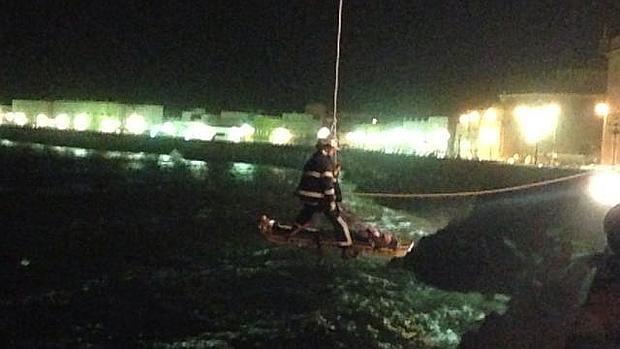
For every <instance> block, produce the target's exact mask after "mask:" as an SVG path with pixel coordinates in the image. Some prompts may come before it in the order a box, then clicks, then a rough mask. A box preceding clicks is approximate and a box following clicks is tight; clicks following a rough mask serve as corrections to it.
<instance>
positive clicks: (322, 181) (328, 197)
mask: <svg viewBox="0 0 620 349" xmlns="http://www.w3.org/2000/svg"><path fill="white" fill-rule="evenodd" d="M296 194H297V196H299V198H300V199H302V200H303V201H306V202H311V203H319V202H332V201H334V199H335V195H336V189H335V188H334V171H333V163H332V160H331V158H330V157H329V156H328V155H327V154H326V153H324V152H323V151H317V152H315V153H314V154H312V157H311V158H310V159H309V160H308V161H307V162H306V164H305V165H304V170H303V173H302V176H301V180H300V181H299V185H298V186H297V191H296Z"/></svg>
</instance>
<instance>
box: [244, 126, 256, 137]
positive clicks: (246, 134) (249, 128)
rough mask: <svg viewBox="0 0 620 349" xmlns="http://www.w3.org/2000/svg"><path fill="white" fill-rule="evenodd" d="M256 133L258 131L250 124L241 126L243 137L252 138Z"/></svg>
mask: <svg viewBox="0 0 620 349" xmlns="http://www.w3.org/2000/svg"><path fill="white" fill-rule="evenodd" d="M254 132H256V130H255V129H254V127H252V126H251V125H249V124H243V125H241V135H242V136H243V137H252V136H253V135H254Z"/></svg>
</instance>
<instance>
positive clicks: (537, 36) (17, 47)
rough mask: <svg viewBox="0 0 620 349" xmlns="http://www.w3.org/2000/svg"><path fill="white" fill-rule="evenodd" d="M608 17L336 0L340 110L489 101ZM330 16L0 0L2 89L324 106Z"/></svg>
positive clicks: (584, 40) (449, 3)
mask: <svg viewBox="0 0 620 349" xmlns="http://www.w3.org/2000/svg"><path fill="white" fill-rule="evenodd" d="M613 17H620V1H611V0H600V1H578V0H516V1H510V0H502V1H483V0H480V1H457V0H445V1H438V0H429V1H416V0H403V1H396V0H367V1H363V0H345V13H344V27H343V41H342V45H343V47H342V61H341V87H342V89H341V101H340V103H341V105H340V107H341V108H342V109H343V110H346V111H361V112H372V113H383V114H389V113H394V114H398V113H422V114H437V113H451V112H454V111H456V110H458V109H462V108H467V107H469V106H473V105H475V104H476V103H481V102H487V101H489V100H493V98H494V97H495V96H496V95H497V94H498V92H500V90H502V89H504V90H505V89H509V88H510V87H511V86H506V85H505V80H506V77H508V76H512V75H520V74H526V73H527V74H531V73H538V72H541V71H546V70H553V69H556V68H569V67H580V66H584V65H586V64H587V63H588V62H590V61H591V60H593V59H595V58H597V57H599V56H598V52H597V47H598V39H599V37H600V35H601V32H602V28H603V23H604V21H607V22H610V21H611V20H610V19H609V18H613ZM336 20H337V0H280V1H271V0H243V1H241V0H237V1H235V0H228V1H215V0H203V1H182V0H178V1H149V2H146V1H131V0H127V1H98V0H89V1H15V3H11V2H8V3H7V2H3V6H2V8H1V9H0V50H1V52H2V55H1V56H0V99H2V100H3V101H4V102H8V101H10V99H11V98H65V99H72V98H84V99H95V100H118V101H123V102H136V103H157V104H167V105H177V106H206V107H207V108H208V109H210V110H214V111H219V109H221V108H225V109H235V110H255V111H264V112H278V111H287V110H297V111H302V110H303V108H304V105H305V104H306V103H308V102H324V103H325V104H327V105H328V106H329V105H330V104H331V94H332V88H333V79H334V73H333V63H334V58H335V46H336V45H335V42H336V29H337V24H336ZM612 26H613V24H612Z"/></svg>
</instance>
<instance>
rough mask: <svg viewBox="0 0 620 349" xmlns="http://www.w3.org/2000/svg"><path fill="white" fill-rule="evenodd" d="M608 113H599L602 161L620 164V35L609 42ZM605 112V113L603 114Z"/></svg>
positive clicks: (609, 163) (608, 163)
mask: <svg viewBox="0 0 620 349" xmlns="http://www.w3.org/2000/svg"><path fill="white" fill-rule="evenodd" d="M607 44H608V45H607V59H608V63H607V64H608V68H607V74H608V76H607V98H606V99H605V100H606V101H607V106H608V110H607V112H606V113H602V114H601V113H599V114H600V117H601V118H602V120H601V122H602V123H603V130H602V138H603V139H602V143H601V163H602V164H605V165H618V164H620V35H618V36H616V37H615V38H613V39H612V40H610V41H609V42H608V43H607ZM603 114H604V115H603Z"/></svg>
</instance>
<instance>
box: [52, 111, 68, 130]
mask: <svg viewBox="0 0 620 349" xmlns="http://www.w3.org/2000/svg"><path fill="white" fill-rule="evenodd" d="M54 124H55V126H56V128H57V129H59V130H66V129H68V128H69V125H71V118H70V117H69V115H67V114H66V113H60V114H58V115H56V118H55V119H54Z"/></svg>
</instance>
